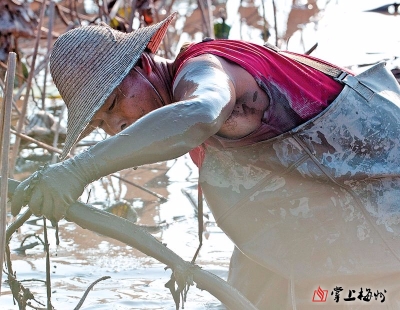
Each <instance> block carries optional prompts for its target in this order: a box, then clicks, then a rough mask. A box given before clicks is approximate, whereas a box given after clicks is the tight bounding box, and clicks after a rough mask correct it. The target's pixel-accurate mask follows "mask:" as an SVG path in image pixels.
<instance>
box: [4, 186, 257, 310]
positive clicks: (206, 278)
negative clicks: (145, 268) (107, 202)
mask: <svg viewBox="0 0 400 310" xmlns="http://www.w3.org/2000/svg"><path fill="white" fill-rule="evenodd" d="M0 180H1V179H0ZM18 184H19V182H18V181H15V180H9V186H8V188H9V196H10V195H12V193H13V190H14V189H15V188H16V187H17V186H18ZM30 214H31V213H30V211H29V210H28V211H26V212H25V213H24V218H27V217H29V216H30ZM66 218H67V220H68V221H72V222H74V223H76V224H77V225H79V226H81V227H82V228H85V229H88V230H91V231H93V232H96V233H99V234H101V235H104V236H107V237H110V238H113V239H115V240H118V241H121V242H123V243H125V244H128V245H130V246H132V247H134V248H135V249H137V250H139V251H141V252H142V253H144V254H146V255H148V256H151V257H153V258H155V259H157V260H158V261H160V262H161V263H163V264H165V265H167V266H168V267H170V268H171V269H172V270H173V271H174V273H176V272H177V271H178V272H179V271H181V272H189V273H190V274H192V275H193V280H194V282H196V283H197V287H198V288H200V289H202V290H206V291H208V292H209V293H210V294H211V295H213V296H214V297H216V298H217V299H218V300H220V301H221V302H222V303H224V304H225V305H226V306H227V307H228V308H229V309H232V310H243V309H246V310H257V308H256V307H255V306H254V305H253V304H252V303H250V302H249V301H248V300H247V299H246V298H245V297H244V296H243V295H242V294H241V293H240V292H239V291H237V290H236V289H235V288H233V287H232V286H230V285H229V284H228V283H227V282H226V281H224V280H223V279H221V278H219V277H218V276H216V275H214V274H213V273H210V272H208V271H205V270H202V269H201V268H200V267H198V266H195V265H193V264H191V263H189V262H187V261H184V260H183V259H182V258H181V257H180V256H178V255H177V254H176V253H175V252H173V251H171V250H170V249H168V248H167V247H166V246H165V245H163V244H162V243H161V242H160V241H158V240H157V239H156V238H155V237H153V236H152V235H151V234H149V233H148V232H147V231H145V230H144V229H142V228H141V227H140V226H137V225H135V224H134V223H132V222H130V221H128V220H125V219H123V218H120V217H118V216H115V215H113V214H111V213H108V212H105V211H102V210H99V209H97V208H94V207H92V206H89V205H86V204H83V203H79V202H76V203H74V204H72V205H70V207H69V208H68V211H67V215H66ZM12 229H13V226H12V225H10V226H9V227H8V228H7V236H10V235H11V234H12V232H10V231H11V230H12Z"/></svg>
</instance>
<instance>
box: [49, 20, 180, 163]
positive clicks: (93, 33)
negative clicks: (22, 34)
mask: <svg viewBox="0 0 400 310" xmlns="http://www.w3.org/2000/svg"><path fill="white" fill-rule="evenodd" d="M175 15H176V13H174V14H171V15H170V16H168V17H167V18H166V19H164V20H163V21H161V22H159V23H158V24H155V25H151V26H148V27H142V28H139V29H138V30H135V31H133V32H130V33H124V32H120V31H117V30H114V29H112V28H111V27H109V26H107V25H97V26H84V27H79V28H76V29H73V30H70V31H67V32H66V33H64V34H63V35H61V36H60V37H59V38H58V39H57V40H56V42H55V43H54V47H53V51H52V53H51V56H50V72H51V75H52V77H53V80H54V83H55V84H56V86H57V88H58V90H59V92H60V94H61V96H62V98H63V99H64V102H65V104H66V105H67V107H68V123H67V136H66V139H65V144H64V148H63V152H62V154H61V159H64V158H65V157H66V156H67V155H68V153H69V151H70V150H71V148H72V147H73V146H74V144H75V143H76V142H77V141H78V140H80V139H82V138H84V137H85V136H87V135H88V134H89V133H90V132H91V131H92V130H93V128H92V127H90V126H89V122H90V121H91V119H92V118H93V116H94V115H95V114H96V112H97V111H98V110H99V109H100V108H101V107H102V105H103V104H104V102H105V100H106V99H107V97H108V96H109V95H110V94H111V92H112V91H113V90H114V89H115V87H117V86H118V85H119V84H120V83H121V82H122V80H123V79H124V78H125V76H126V75H127V74H128V73H129V71H130V70H131V69H132V67H133V66H134V65H135V64H136V62H137V61H138V59H139V58H140V55H141V54H142V53H143V51H144V50H145V49H146V47H147V48H148V49H149V50H150V51H151V52H152V53H155V52H156V51H157V49H158V47H159V46H160V44H161V41H162V39H163V38H164V36H165V34H166V32H167V28H168V26H169V24H170V23H171V21H172V20H173V18H174V17H175Z"/></svg>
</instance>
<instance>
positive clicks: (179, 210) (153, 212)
mask: <svg viewBox="0 0 400 310" xmlns="http://www.w3.org/2000/svg"><path fill="white" fill-rule="evenodd" d="M231 2H233V1H232V0H231ZM286 2H288V1H286ZM299 2H301V1H299ZM303 2H304V1H303ZM325 2H330V1H325ZM334 2H335V3H334ZM282 3H283V2H282ZM356 4H357V5H358V6H356ZM384 4H387V3H386V2H384V1H378V0H375V1H373V0H369V1H363V2H362V3H360V2H359V1H348V0H345V1H339V0H337V1H331V3H330V5H329V6H328V7H327V10H326V12H324V18H323V19H321V20H320V21H319V23H318V27H316V24H315V23H310V24H308V25H303V28H302V31H300V32H297V33H295V34H294V36H293V38H291V41H290V44H289V45H288V46H289V48H290V49H291V50H293V51H298V52H304V47H306V48H309V47H311V46H312V45H313V44H315V43H316V42H318V44H319V45H318V48H317V49H316V50H315V52H314V53H313V54H312V55H314V56H316V57H320V58H323V59H326V60H328V61H330V62H333V63H336V64H339V65H342V66H348V67H350V68H352V69H357V68H354V66H357V65H363V64H368V63H373V62H376V61H379V60H382V59H386V60H387V61H389V63H390V62H391V61H394V60H396V59H398V50H399V49H398V47H399V46H398V45H399V42H400V40H399V38H398V33H397V32H395V31H391V29H398V23H399V22H400V20H399V16H384V15H381V14H376V13H365V12H362V11H363V10H368V9H373V8H376V7H378V6H380V5H384ZM338 14H340V16H341V18H340V21H338V18H337V17H338ZM235 26H237V24H236V25H235V24H234V25H232V33H233V36H234V34H235V31H236V33H239V32H238V31H237V30H235ZM317 28H318V29H317ZM233 38H234V37H233ZM299 42H300V43H301V44H300V43H299ZM336 47H340V48H336ZM391 65H392V66H394V65H396V63H394V62H393V63H392V64H391ZM19 177H21V178H22V175H20V176H19ZM197 177H198V174H197V168H196V167H195V166H194V165H193V163H192V162H191V160H190V159H189V157H188V156H187V155H186V156H183V157H180V158H178V159H177V160H171V161H168V162H165V163H159V164H153V165H148V166H144V167H139V168H138V169H137V170H133V169H128V170H124V171H121V172H119V173H118V174H116V177H112V176H110V177H105V178H102V179H101V180H99V181H96V182H94V183H93V184H92V185H90V186H88V187H87V189H86V190H85V193H84V195H83V197H82V200H83V201H84V202H88V203H90V204H92V205H94V206H96V207H98V208H101V209H106V208H108V207H112V206H115V205H116V204H119V205H123V204H127V205H129V206H130V208H131V209H130V210H131V211H132V212H134V214H135V216H137V224H138V225H141V226H143V227H146V229H147V230H148V231H149V232H150V233H151V234H152V235H153V236H154V237H156V238H157V239H159V240H160V241H162V242H163V243H165V244H166V245H167V247H168V248H170V249H171V250H172V251H174V252H175V253H176V254H178V255H179V256H181V257H182V258H183V259H185V260H189V261H190V260H191V259H192V257H193V255H194V253H195V251H196V249H197V246H198V243H199V241H198V231H197V217H196V212H195V207H194V205H195V202H196V197H197V194H196V185H197ZM16 178H18V176H16ZM121 178H122V179H124V180H125V181H122V180H121ZM126 181H127V182H126ZM132 184H133V185H132ZM140 186H142V187H145V188H146V189H148V190H149V191H150V192H149V191H145V190H143V189H142V188H140ZM151 192H155V193H157V195H158V196H156V195H154V194H152V193H151ZM160 196H162V197H165V198H166V201H164V200H163V199H160V198H159V197H160ZM193 201H194V202H193ZM205 207H206V206H205ZM205 215H206V216H207V217H205V218H204V221H205V223H206V225H205V227H204V229H205V232H204V235H203V237H204V238H203V247H202V249H201V251H200V254H199V256H198V258H197V260H196V263H197V264H198V265H199V266H201V267H202V268H203V269H205V270H208V271H210V272H212V273H214V274H216V275H218V276H220V277H221V278H223V279H226V277H227V273H228V266H229V259H230V255H231V251H232V249H233V244H232V243H231V241H230V240H229V239H228V238H227V237H226V236H225V235H224V234H223V233H222V232H221V230H220V229H219V228H218V227H217V226H216V225H215V222H214V219H213V217H212V214H211V213H210V212H209V210H208V209H207V208H205ZM8 220H9V222H11V221H12V220H13V219H12V218H11V217H9V219H8ZM48 232H49V234H48V235H49V243H50V256H51V257H50V259H51V266H50V269H51V270H50V271H51V292H52V296H51V301H52V305H53V307H54V309H74V307H75V306H76V305H77V304H78V302H79V300H80V299H81V297H82V295H83V293H84V292H85V290H86V289H87V288H88V287H89V286H90V285H91V284H92V283H93V282H95V281H96V280H98V279H100V278H102V277H105V276H109V277H110V278H108V279H106V280H103V281H100V282H98V283H97V284H96V285H94V287H93V289H92V290H91V291H90V292H89V294H88V296H87V298H86V300H85V302H84V304H83V306H82V307H81V309H110V308H111V309H175V304H174V301H173V298H172V296H171V294H170V293H169V290H168V289H167V288H165V287H164V285H165V283H166V282H167V281H168V280H169V278H170V270H165V265H163V264H161V263H160V262H158V261H157V260H155V259H153V258H151V257H148V256H146V255H144V254H142V253H141V252H139V251H137V250H135V249H133V248H131V247H130V246H127V245H125V244H123V243H121V242H118V241H115V240H113V239H110V238H107V237H104V236H101V235H98V234H96V233H93V232H91V231H89V230H85V229H82V228H81V227H79V226H77V225H76V224H74V223H71V222H67V221H65V220H62V221H61V222H60V223H59V238H60V244H59V245H58V246H56V238H55V230H54V229H52V228H49V229H48ZM26 237H28V238H27V239H26V240H25V238H26ZM41 240H43V221H42V220H35V219H34V218H32V219H30V221H29V222H28V223H26V224H25V225H23V226H22V227H21V229H20V230H19V231H18V232H17V233H16V234H14V235H13V238H12V240H11V243H10V248H11V252H12V255H11V259H12V263H13V269H14V271H15V272H16V275H17V279H18V280H20V281H21V280H24V282H23V285H24V286H25V287H26V288H29V289H30V290H31V292H32V293H33V294H34V296H35V298H36V300H37V301H39V302H40V303H41V304H42V306H41V307H44V306H43V305H45V304H46V299H47V297H46V286H45V285H44V284H43V282H41V281H44V280H45V279H46V260H45V252H44V251H43V246H42V245H41ZM23 241H24V243H23V245H24V246H26V245H29V244H30V245H33V244H34V242H37V243H38V245H36V246H34V247H32V248H30V249H26V250H25V251H21V250H18V249H20V248H21V243H22V242H23ZM5 280H6V276H5V275H4V274H3V283H2V284H1V285H2V287H1V298H0V304H1V309H4V310H13V309H17V306H16V305H14V304H13V300H12V295H11V292H10V288H9V286H8V285H7V283H5ZM34 304H35V305H37V306H40V304H37V303H34ZM185 308H186V309H195V310H197V309H224V307H223V306H222V305H221V304H220V302H219V301H218V300H217V299H216V298H214V297H213V296H212V295H210V294H209V293H208V292H206V291H202V290H199V289H197V288H196V287H191V289H190V290H189V293H188V298H187V301H186V303H185Z"/></svg>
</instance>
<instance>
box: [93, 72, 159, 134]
mask: <svg viewBox="0 0 400 310" xmlns="http://www.w3.org/2000/svg"><path fill="white" fill-rule="evenodd" d="M139 70H140V69H139ZM161 106H162V103H161V102H160V99H159V98H158V97H157V96H156V94H155V92H154V90H153V88H152V86H151V84H150V82H149V81H148V80H146V79H145V78H143V77H142V76H141V75H140V74H138V73H137V72H136V71H135V70H131V72H130V73H129V74H128V75H127V76H126V77H125V79H124V80H122V82H121V84H120V85H119V86H117V87H116V88H115V89H114V90H113V92H112V93H111V94H110V96H109V97H108V98H107V99H106V101H105V102H104V104H103V106H102V107H101V108H100V110H99V111H97V113H96V114H95V115H94V117H93V119H92V121H91V122H90V125H91V126H92V127H99V128H101V129H103V130H104V131H105V132H106V133H107V134H109V135H115V134H117V133H119V132H121V131H122V130H124V129H125V128H127V127H129V126H130V125H131V124H133V123H134V122H136V121H137V120H138V119H139V118H141V117H142V116H144V115H146V114H147V113H149V112H151V111H153V110H155V109H157V108H159V107H161Z"/></svg>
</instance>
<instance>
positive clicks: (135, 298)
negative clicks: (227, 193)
mask: <svg viewBox="0 0 400 310" xmlns="http://www.w3.org/2000/svg"><path fill="white" fill-rule="evenodd" d="M196 169H197V168H195V166H194V165H193V164H192V163H191V161H190V159H189V157H187V156H184V157H181V158H179V159H177V160H173V161H169V162H167V163H159V164H153V165H149V166H144V167H139V168H138V169H137V170H133V169H128V170H124V171H122V172H120V173H119V174H118V176H120V177H121V178H123V179H126V180H128V181H129V182H130V183H134V184H136V185H139V186H143V187H145V188H146V189H148V190H150V191H152V192H155V193H157V194H159V195H161V196H163V197H166V198H167V200H166V201H161V200H160V199H159V198H158V197H156V196H154V195H152V194H151V193H149V192H146V191H143V190H142V189H141V188H139V187H136V186H133V185H130V184H128V183H126V182H123V181H121V180H120V179H118V178H114V177H106V178H103V179H101V180H98V181H96V182H94V183H93V184H92V185H90V186H88V188H87V189H86V191H85V194H84V195H83V196H82V198H83V199H82V200H83V201H85V202H86V201H88V202H89V203H90V204H93V205H95V206H96V207H99V208H107V207H109V206H111V205H112V204H114V203H115V202H118V201H121V200H123V201H125V202H127V203H129V204H130V206H132V207H133V209H134V210H135V212H136V213H137V224H138V225H142V226H143V227H146V228H147V229H148V230H149V232H150V233H152V234H153V235H154V236H155V237H156V238H158V239H159V240H160V241H162V242H163V243H165V244H166V245H167V246H168V247H169V248H170V249H172V250H173V251H174V252H175V253H177V254H178V255H179V256H181V257H182V258H183V259H185V260H191V259H192V256H193V255H194V253H195V251H196V248H197V246H198V233H197V218H196V216H195V209H194V207H193V204H192V200H195V198H194V197H197V193H196V191H195V190H194V186H195V185H196V184H197V183H196V182H197V176H198V175H197V170H196ZM183 192H185V193H186V194H183ZM194 202H196V201H194ZM205 215H206V216H207V217H208V218H205V222H206V225H205V229H206V232H205V233H204V237H205V238H203V239H204V240H203V247H202V250H201V252H200V254H199V256H198V259H197V264H198V265H200V266H201V267H202V268H203V269H206V270H208V271H210V272H213V273H215V274H217V275H219V276H220V277H222V278H226V276H227V269H228V264H229V258H230V254H231V251H232V248H233V246H232V243H231V242H230V241H229V240H228V239H227V237H226V236H225V235H224V234H223V233H221V231H220V230H219V228H218V227H216V226H215V223H214V221H213V218H212V215H211V214H210V213H209V211H208V209H207V208H205ZM32 234H36V235H37V236H38V237H40V238H41V239H42V240H43V221H42V220H41V219H40V220H37V221H36V220H34V219H31V220H30V221H29V224H25V225H23V226H22V227H21V229H20V231H19V232H18V233H17V234H15V235H14V236H13V239H12V241H11V243H10V248H11V250H12V262H13V268H14V271H16V272H17V279H18V280H32V279H37V280H42V281H43V280H45V278H46V270H45V266H46V264H45V252H44V251H43V246H42V245H41V242H40V241H39V242H38V239H37V238H36V237H35V236H31V237H29V238H28V239H27V240H25V242H24V244H23V245H24V246H27V245H29V244H32V243H33V242H38V243H39V245H37V246H35V247H33V248H32V249H27V250H25V252H19V251H15V250H16V249H18V248H20V246H21V242H22V240H23V239H24V238H25V237H26V236H28V235H32ZM48 234H49V243H50V255H51V258H50V259H51V287H52V303H53V306H54V308H55V309H73V308H74V307H75V306H76V305H77V303H78V302H79V300H80V298H81V297H82V295H83V293H84V291H85V290H86V289H87V288H88V287H89V286H90V284H92V283H93V282H94V281H96V280H97V279H99V278H101V277H104V276H110V277H111V278H110V279H107V280H103V281H100V282H99V283H97V284H96V285H95V286H94V288H93V290H92V291H90V293H89V295H88V297H87V299H86V301H85V303H84V304H83V307H82V309H111V308H112V309H175V304H174V302H173V299H172V296H171V295H170V294H169V291H168V289H167V288H165V287H164V284H165V283H166V282H167V281H168V280H169V278H170V270H169V269H168V270H165V269H164V267H165V265H163V264H161V263H159V262H158V261H156V260H155V259H153V258H150V257H148V256H146V255H144V254H142V253H141V252H139V251H137V250H135V249H133V248H131V247H129V246H126V245H125V244H123V243H121V242H119V241H115V240H112V239H110V238H107V237H104V236H101V235H98V234H96V233H93V232H91V231H89V230H85V229H82V228H81V227H79V226H77V225H75V224H74V223H71V222H67V221H65V220H63V221H61V222H60V231H59V237H60V245H59V246H58V247H57V246H56V245H55V243H56V239H55V230H54V229H48ZM6 278H7V277H6V276H3V279H4V280H5V279H6ZM23 285H24V286H25V287H27V288H29V289H30V290H31V291H32V293H33V294H34V296H35V298H36V299H37V300H39V301H40V302H42V303H43V304H46V287H45V285H44V284H43V283H42V282H38V281H30V282H23ZM1 305H2V307H1V309H17V306H14V305H13V303H12V295H11V292H10V289H9V287H8V286H7V285H6V284H5V283H3V286H2V296H1ZM185 308H186V309H224V308H223V306H221V305H220V302H219V301H218V300H217V299H215V298H214V297H213V296H212V295H210V294H209V293H208V292H206V291H201V290H199V289H197V288H195V287H192V288H191V289H190V290H189V294H188V300H187V302H186V303H185Z"/></svg>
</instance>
